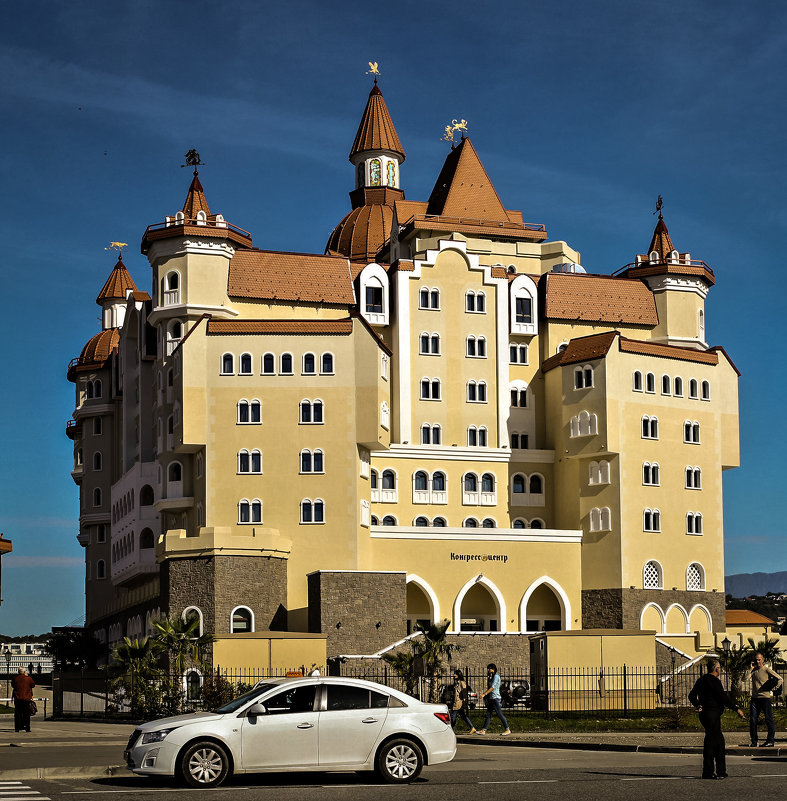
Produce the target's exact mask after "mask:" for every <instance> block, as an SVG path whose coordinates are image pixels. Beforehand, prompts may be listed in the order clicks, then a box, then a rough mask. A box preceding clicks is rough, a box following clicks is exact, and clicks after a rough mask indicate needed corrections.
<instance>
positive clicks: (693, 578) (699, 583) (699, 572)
mask: <svg viewBox="0 0 787 801" xmlns="http://www.w3.org/2000/svg"><path fill="white" fill-rule="evenodd" d="M686 589H687V590H693V591H695V592H696V591H700V590H704V589H705V570H704V568H703V567H702V565H701V564H700V563H699V562H692V563H691V564H690V565H689V566H688V567H687V568H686Z"/></svg>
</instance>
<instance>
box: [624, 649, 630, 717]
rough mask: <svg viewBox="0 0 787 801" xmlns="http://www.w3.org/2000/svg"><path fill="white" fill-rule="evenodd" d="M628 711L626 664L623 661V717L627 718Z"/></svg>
mask: <svg viewBox="0 0 787 801" xmlns="http://www.w3.org/2000/svg"><path fill="white" fill-rule="evenodd" d="M628 712H629V696H628V671H627V670H626V664H625V662H624V663H623V717H624V718H627V717H628Z"/></svg>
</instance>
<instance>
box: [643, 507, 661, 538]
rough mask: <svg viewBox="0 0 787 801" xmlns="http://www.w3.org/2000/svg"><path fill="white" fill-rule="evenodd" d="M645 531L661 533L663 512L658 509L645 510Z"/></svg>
mask: <svg viewBox="0 0 787 801" xmlns="http://www.w3.org/2000/svg"><path fill="white" fill-rule="evenodd" d="M642 529H643V531H652V532H656V533H658V532H659V531H661V512H660V511H659V510H658V509H645V510H644V512H643V514H642Z"/></svg>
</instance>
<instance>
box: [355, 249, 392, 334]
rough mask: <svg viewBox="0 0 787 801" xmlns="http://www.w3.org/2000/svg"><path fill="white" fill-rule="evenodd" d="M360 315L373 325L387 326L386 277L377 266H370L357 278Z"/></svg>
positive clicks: (383, 271)
mask: <svg viewBox="0 0 787 801" xmlns="http://www.w3.org/2000/svg"><path fill="white" fill-rule="evenodd" d="M359 283H360V289H361V291H360V293H359V294H360V296H361V313H362V314H363V316H364V317H365V318H366V320H367V321H368V322H370V323H372V324H373V325H388V276H387V275H386V273H385V270H383V268H382V267H380V265H379V264H370V265H368V266H367V267H364V269H363V270H362V271H361V274H360V276H359Z"/></svg>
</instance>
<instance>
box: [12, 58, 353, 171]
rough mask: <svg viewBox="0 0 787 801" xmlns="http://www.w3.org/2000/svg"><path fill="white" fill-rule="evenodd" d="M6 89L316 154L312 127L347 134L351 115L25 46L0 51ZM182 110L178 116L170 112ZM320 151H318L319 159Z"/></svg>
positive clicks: (170, 132)
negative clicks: (286, 105) (188, 84)
mask: <svg viewBox="0 0 787 801" xmlns="http://www.w3.org/2000/svg"><path fill="white" fill-rule="evenodd" d="M0 74H2V75H3V77H4V81H3V90H2V94H6V95H16V96H18V97H24V98H26V99H27V100H30V99H34V100H39V101H41V102H45V103H51V104H56V105H60V106H66V107H69V106H70V107H71V108H74V109H76V108H81V109H84V111H85V113H86V114H89V113H96V112H99V113H101V112H103V113H108V114H110V115H117V116H120V117H133V118H134V120H135V121H136V122H137V123H141V124H143V125H146V126H147V127H148V128H150V130H151V131H154V132H155V133H156V134H158V135H161V136H165V137H170V138H173V139H177V140H178V141H180V140H181V139H182V138H183V132H184V131H199V132H200V135H201V136H206V137H210V138H212V139H214V140H216V141H221V142H225V143H227V142H230V143H234V144H243V145H244V146H246V147H255V148H262V149H269V150H276V151H278V152H285V153H296V154H298V155H300V156H303V155H308V154H309V153H311V152H312V151H313V150H314V148H313V143H314V130H315V126H316V125H318V124H319V129H320V136H321V138H322V139H331V138H333V137H334V136H335V137H336V138H337V141H342V142H343V141H344V140H345V139H346V138H347V125H346V121H345V120H342V121H339V120H330V119H326V118H325V116H324V115H323V116H320V117H319V119H318V118H317V117H316V116H315V115H309V114H304V113H300V112H297V113H293V112H288V111H285V110H282V109H281V108H279V107H273V106H268V105H265V104H263V103H261V102H260V101H259V99H255V100H254V101H253V102H252V101H250V100H245V99H241V98H236V97H231V96H227V95H215V96H210V95H208V94H206V92H205V91H204V89H200V91H189V90H188V89H184V88H177V87H175V86H171V85H167V84H164V83H156V82H154V81H149V80H145V79H143V78H139V77H136V76H133V75H121V74H116V73H112V72H108V71H98V70H93V69H88V68H85V67H81V66H78V65H77V64H74V63H71V62H68V61H63V60H57V59H53V58H50V57H48V56H46V55H43V54H41V53H38V52H36V51H33V50H30V49H28V48H23V47H5V48H3V49H2V50H1V51H0ZM173 109H177V114H172V113H171V112H172V110H173ZM316 157H317V156H316V155H315V158H316Z"/></svg>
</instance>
